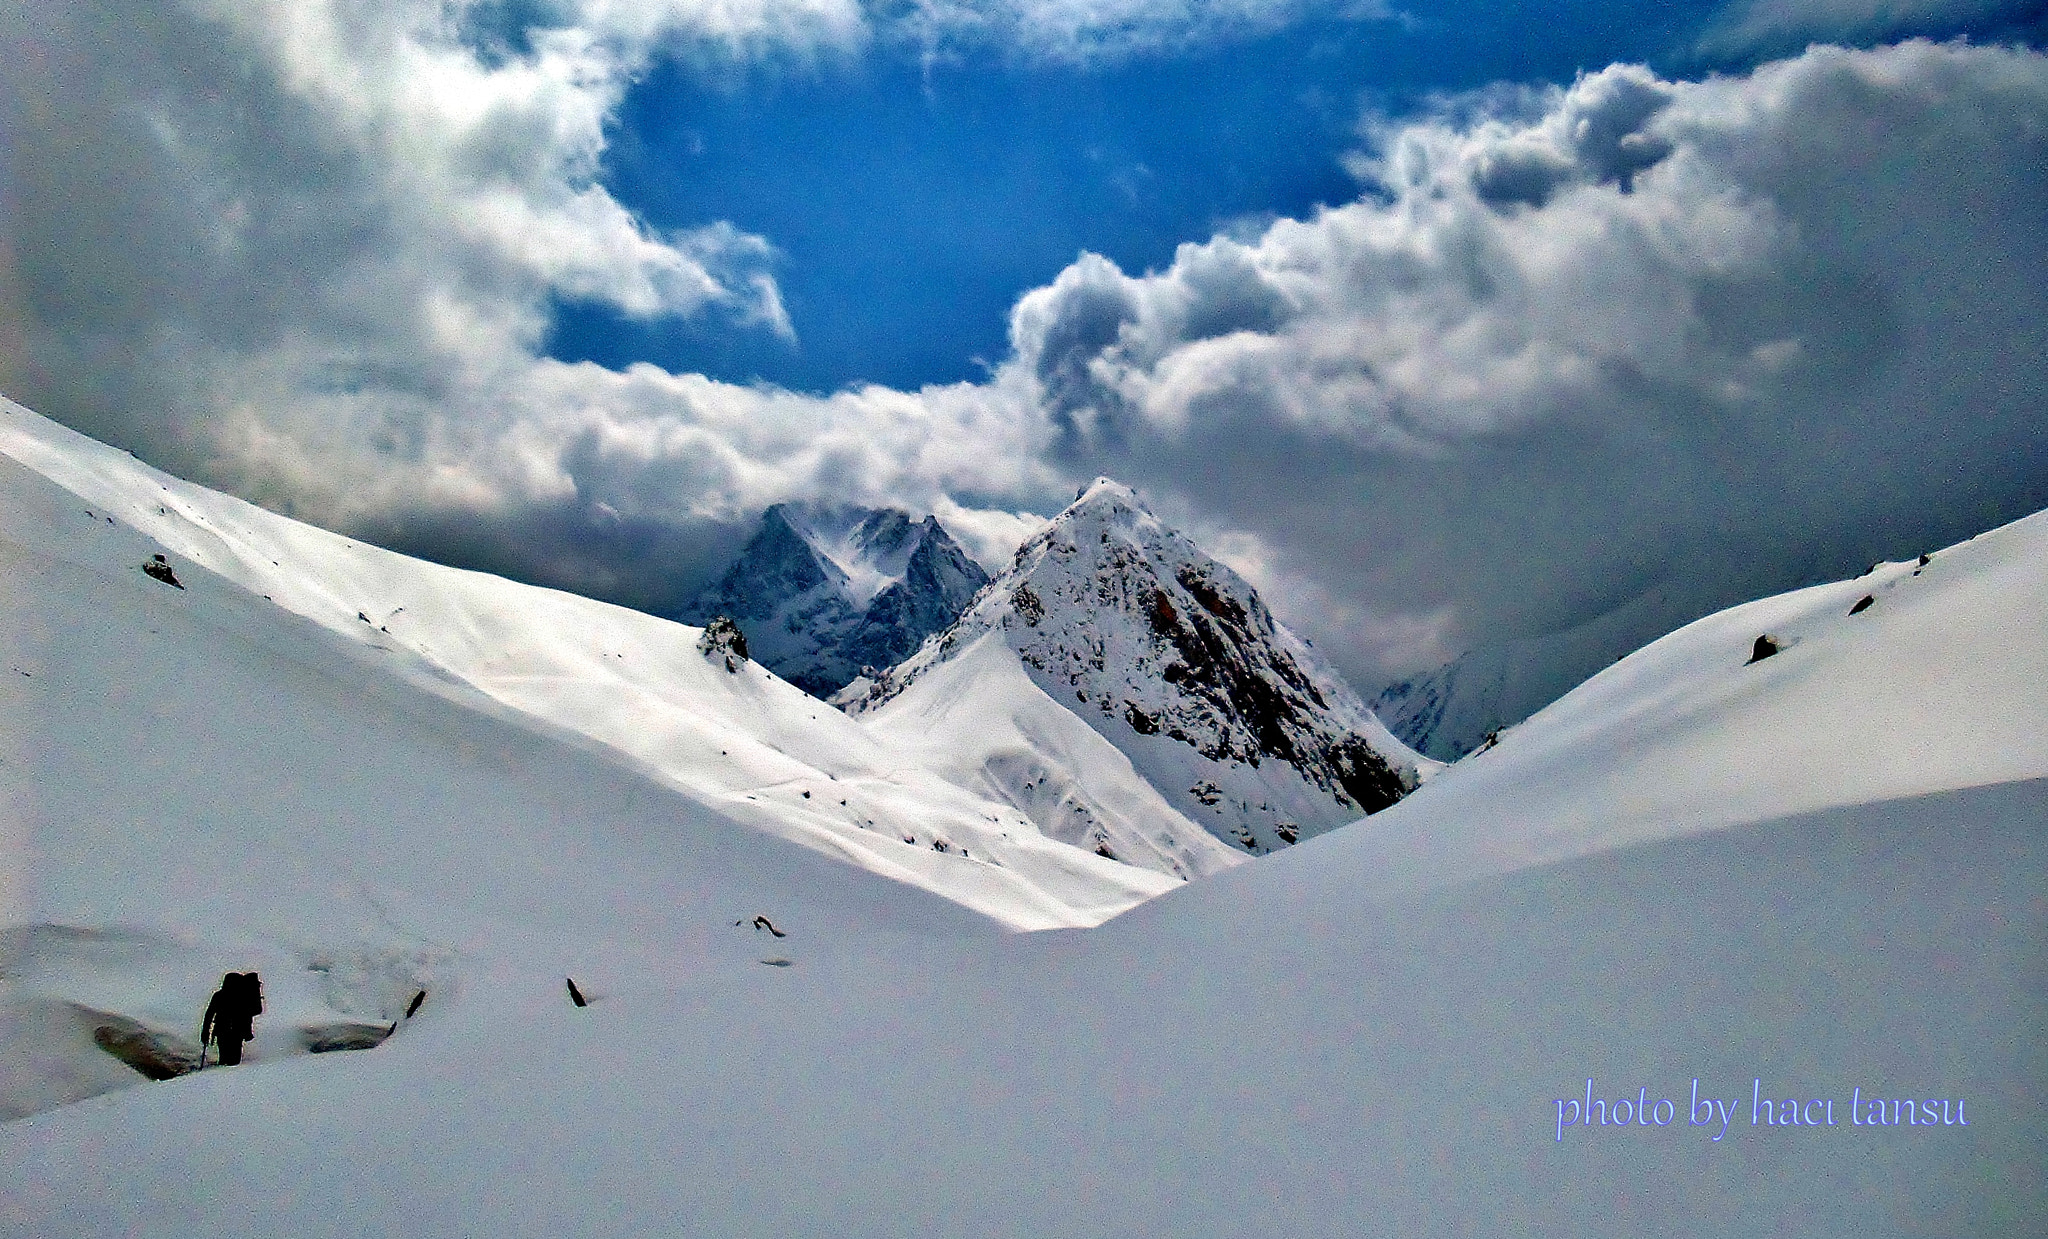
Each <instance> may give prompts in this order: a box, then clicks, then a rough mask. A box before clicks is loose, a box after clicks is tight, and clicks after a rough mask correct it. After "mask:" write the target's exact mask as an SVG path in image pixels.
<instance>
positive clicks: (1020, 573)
mask: <svg viewBox="0 0 2048 1239" xmlns="http://www.w3.org/2000/svg"><path fill="white" fill-rule="evenodd" d="M988 637H993V638H994V639H995V642H994V643H995V644H996V645H999V646H1001V647H1002V648H1004V649H1007V650H1009V651H1011V657H1013V658H1014V659H1015V660H1017V661H1018V662H1019V663H1020V664H1021V665H1022V666H1023V667H1024V669H1025V673H1026V675H1027V676H1028V677H1029V680H1030V682H1031V683H1032V684H1034V685H1036V686H1037V687H1038V688H1039V689H1040V691H1041V692H1042V693H1044V694H1045V695H1047V696H1049V697H1050V698H1052V700H1053V701H1055V702H1056V703H1057V704H1058V705H1060V706H1062V707H1065V708H1066V709H1068V710H1071V711H1073V712H1074V713H1075V714H1077V715H1078V716H1080V717H1081V718H1083V719H1085V720H1086V721H1087V722H1088V724H1089V725H1090V726H1091V727H1093V728H1094V729H1095V730H1096V731H1097V732H1099V733H1100V734H1101V735H1102V736H1104V737H1105V738H1106V739H1108V740H1109V741H1110V742H1111V743H1112V744H1114V745H1115V746H1116V747H1117V748H1118V749H1119V750H1121V751H1122V752H1123V753H1124V754H1125V755H1126V756H1128V757H1129V759H1130V761H1131V764H1132V765H1133V766H1134V767H1135V768H1136V769H1137V770H1138V771H1139V772H1141V773H1142V774H1144V775H1145V777H1146V778H1147V779H1148V780H1150V782H1151V783H1152V785H1153V786H1154V787H1156V788H1158V789H1159V791H1160V792H1161V793H1162V794H1163V795H1164V796H1165V797H1166V799H1167V801H1168V803H1170V804H1172V805H1173V806H1174V807H1175V808H1176V809H1177V810H1179V812H1180V813H1181V814H1182V815H1183V816H1185V817H1186V818H1188V819H1189V820H1192V821H1194V822H1196V823H1198V824H1199V825H1201V826H1202V827H1204V828H1205V829H1206V830H1208V831H1210V832H1211V833H1212V834H1214V835H1215V836H1216V837H1217V838H1219V839H1223V840H1226V841H1228V842H1230V843H1232V844H1233V845H1234V846H1236V847H1240V848H1244V849H1246V850H1248V851H1253V852H1264V851H1268V850H1271V849H1273V848H1276V847H1282V846H1286V845H1287V844H1290V843H1292V842H1294V841H1295V840H1296V839H1297V838H1299V837H1301V836H1304V835H1312V834H1316V833H1319V832H1321V831H1324V830H1328V829H1330V828H1332V827H1334V826H1338V825H1341V824H1342V823H1344V822H1348V821H1350V820H1352V819H1354V818H1356V817H1357V816H1358V815H1359V814H1360V813H1362V812H1364V813H1370V812H1375V811H1377V810H1380V809H1383V808H1385V807H1386V806H1388V805H1390V804H1392V803H1393V802H1394V801H1395V800H1397V799H1399V798H1400V797H1401V796H1403V795H1405V794H1406V793H1407V792H1408V791H1410V790H1412V789H1413V788H1414V787H1415V786H1416V785H1417V783H1418V782H1419V781H1420V779H1421V778H1422V777H1424V776H1426V775H1427V774H1428V773H1429V772H1430V771H1431V770H1432V769H1433V768H1434V763H1432V762H1430V761H1429V760H1428V759H1426V758H1422V757H1419V756H1418V755H1417V754H1415V753H1414V752H1413V751H1411V750H1410V749H1409V748H1408V747H1407V746H1406V745H1403V744H1402V743H1401V742H1400V741H1399V740H1396V739H1395V738H1394V737H1393V735H1392V734H1391V733H1390V732H1388V731H1387V729H1386V728H1385V727H1384V726H1382V725H1381V724H1380V722H1379V720H1378V719H1377V718H1375V717H1373V715H1372V712H1371V711H1369V710H1367V709H1366V708H1365V706H1364V704H1363V703H1361V702H1360V701H1359V700H1358V697H1357V695H1356V694H1355V693H1353V692H1352V691H1351V689H1350V688H1349V687H1348V686H1346V685H1345V684H1344V682H1343V681H1342V680H1341V679H1340V678H1338V676H1337V675H1336V673H1335V672H1333V671H1331V670H1329V669H1328V668H1327V667H1325V666H1323V665H1322V663H1321V662H1320V660H1318V659H1317V658H1316V657H1315V656H1314V655H1313V654H1312V653H1311V652H1310V651H1309V649H1308V647H1307V645H1306V644H1304V643H1303V642H1302V641H1301V640H1299V639H1298V638H1296V637H1295V636H1294V634H1292V633H1290V632H1289V631H1287V629H1286V628H1285V627H1283V626H1281V625H1280V624H1278V623H1277V622H1275V621H1274V619H1273V617H1272V615H1271V613H1270V612H1268V611H1267V610H1266V606H1265V604H1264V603H1263V602H1261V601H1260V599H1259V596H1258V594H1257V592H1256V591H1254V590H1253V589H1252V587H1251V586H1250V585H1248V584H1246V583H1245V581H1244V580H1243V579H1242V578H1240V577H1239V576H1238V575H1237V574H1236V573H1234V572H1232V571H1231V570H1230V569H1229V568H1227V567H1224V566H1223V565H1222V564H1220V563H1218V562H1216V561H1215V560H1213V559H1211V558H1210V557H1209V556H1207V555H1206V554H1204V553H1203V552H1202V551H1201V550H1200V549H1199V548H1197V547H1196V546H1195V545H1194V544H1193V543H1192V542H1190V541H1188V539H1187V538H1186V537H1184V536H1182V535H1181V534H1180V533H1178V532H1176V531H1175V530H1173V529H1170V528H1168V527H1167V526H1166V525H1164V524H1163V523H1161V522H1160V520H1159V519H1158V518H1157V517H1155V516H1153V515H1152V513H1150V512H1149V511H1147V510H1146V509H1145V506H1144V504H1143V503H1141V502H1140V501H1139V499H1138V497H1137V495H1136V494H1134V493H1133V492H1132V491H1131V490H1130V489H1129V488H1127V487H1124V486H1122V485H1119V484H1118V483H1116V482H1113V481H1110V480H1109V479H1107V478H1103V479H1098V480H1097V481H1096V482H1095V483H1094V484H1093V485H1092V486H1090V487H1088V488H1087V489H1086V490H1084V491H1083V492H1082V494H1081V495H1080V496H1079V497H1078V498H1077V499H1076V500H1075V501H1074V503H1073V504H1072V505H1071V506H1069V507H1068V508H1067V510H1066V511H1064V512H1062V513H1060V515H1059V516H1058V517H1057V518H1055V519H1054V521H1053V523H1052V524H1051V525H1050V526H1049V527H1047V528H1046V529H1045V530H1044V531H1042V532H1041V533H1039V534H1038V535H1036V536H1035V537H1033V538H1032V539H1031V540H1029V541H1028V542H1026V543H1025V544H1024V545H1023V546H1022V547H1020V548H1019V549H1018V551H1017V557H1016V560H1015V562H1014V563H1012V564H1011V566H1010V567H1009V568H1008V569H1007V570H1005V571H1004V572H1003V573H1002V574H1001V575H1000V576H998V577H997V578H996V579H995V580H994V581H993V582H992V583H991V584H990V585H989V586H988V587H987V588H986V589H984V590H983V591H982V593H981V594H980V596H979V597H977V598H976V600H975V603H974V605H973V606H972V607H970V608H969V609H968V611H967V613H966V614H964V615H962V616H961V617H960V619H959V621H958V622H957V623H955V624H954V626H953V627H952V628H950V629H948V630H947V631H946V632H945V633H943V634H941V635H940V636H938V637H935V638H933V639H931V640H929V641H927V642H926V643H925V644H924V646H923V647H922V648H921V649H919V650H918V652H917V653H916V654H915V655H913V656H911V657H910V658H909V659H907V660H905V661H904V662H903V663H901V664H899V665H898V666H896V667H893V668H891V669H889V671H888V672H887V673H886V674H885V675H883V676H881V677H878V678H874V679H870V678H868V677H863V678H862V679H860V680H856V681H854V682H853V683H852V684H850V685H848V686H847V688H846V689H845V690H844V691H843V692H841V693H840V694H838V695H837V696H835V697H834V698H833V700H834V702H835V703H838V704H840V705H841V706H842V707H844V708H845V709H847V710H849V711H851V712H853V713H856V714H868V715H871V716H873V717H874V718H875V719H876V721H877V723H878V725H880V726H881V727H882V728H883V729H884V730H891V731H900V730H902V728H901V727H900V725H898V724H896V723H894V721H893V719H892V716H893V715H902V714H908V715H913V716H918V717H920V718H921V719H925V720H929V719H931V718H932V717H933V715H934V708H933V706H932V704H931V702H930V700H929V696H930V694H920V693H918V692H917V691H916V690H917V688H918V686H919V684H920V682H921V681H923V680H924V679H925V678H927V677H928V676H930V675H931V674H932V673H933V672H934V670H936V669H937V668H940V667H944V666H946V665H948V664H949V663H951V662H953V661H955V660H956V659H959V658H961V657H962V656H963V655H964V654H965V652H966V651H968V650H980V649H983V648H985V647H984V645H983V641H984V638H988ZM976 665H978V666H991V667H992V666H993V665H994V663H993V661H992V660H991V659H989V658H978V659H977V660H976ZM963 691H971V690H965V689H963V688H948V689H947V690H945V691H944V693H943V694H941V695H944V696H958V695H959V694H961V693H962V692H963ZM1031 708H1032V709H1033V710H1034V712H1035V711H1036V710H1037V709H1038V708H1037V707H1035V706H1033V707H1031ZM972 717H973V718H974V719H975V722H974V723H973V724H970V725H968V726H965V727H961V728H959V729H957V730H955V731H953V732H950V733H948V732H943V731H936V730H933V729H932V727H931V725H930V724H929V723H928V722H927V723H925V724H923V726H924V728H925V730H926V732H927V734H929V735H930V736H931V740H930V742H931V743H933V744H934V745H939V746H950V747H952V748H953V749H954V750H955V751H956V752H961V753H963V754H970V755H975V756H977V757H978V756H979V750H980V748H981V747H982V744H983V740H984V736H985V735H986V734H987V733H986V732H985V731H983V730H982V729H981V726H980V719H981V715H980V714H979V713H978V712H977V713H976V714H975V715H973V716H972ZM1019 803H1020V807H1021V801H1020V802H1019ZM1041 822H1042V818H1041ZM1042 824H1043V822H1042Z"/></svg>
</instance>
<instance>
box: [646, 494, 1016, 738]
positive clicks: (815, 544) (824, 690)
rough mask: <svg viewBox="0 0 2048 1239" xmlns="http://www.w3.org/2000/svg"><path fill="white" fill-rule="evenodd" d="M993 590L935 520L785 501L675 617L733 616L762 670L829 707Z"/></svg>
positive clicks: (686, 620) (696, 621) (689, 620)
mask: <svg viewBox="0 0 2048 1239" xmlns="http://www.w3.org/2000/svg"><path fill="white" fill-rule="evenodd" d="M987 583H988V573H987V572H986V571H984V570H983V569H982V567H981V565H980V564H977V563H975V562H974V560H973V559H971V558H969V557H968V555H967V553H966V552H965V551H963V550H961V549H960V544H959V543H957V542H955V541H954V540H953V538H952V535H950V534H948V533H947V532H946V530H945V528H944V527H943V526H941V525H940V524H939V522H938V518H937V517H932V516H927V517H925V518H924V519H923V520H921V521H920V520H916V519H913V518H912V517H911V516H910V515H909V514H908V513H906V512H900V511H896V510H894V509H873V508H847V507H823V506H814V505H805V504H788V503H778V504H776V505H774V506H773V507H771V508H769V509H768V510H767V512H766V513H764V514H763V515H762V517H761V528H760V529H759V530H758V531H757V532H756V533H755V534H754V536H753V537H752V538H751V539H749V540H748V542H747V544H746V546H745V547H744V548H743V549H742V550H741V552H740V557H739V559H738V560H737V561H735V562H734V563H733V565H732V566H731V567H730V568H728V569H727V570H726V572H725V575H723V576H722V577H720V578H719V579H718V581H717V583H716V584H714V585H713V586H712V587H711V588H709V589H707V590H705V591H704V592H703V593H702V594H700V595H698V597H697V598H696V599H695V601H693V602H692V603H691V604H690V605H689V606H687V607H685V608H684V609H683V611H682V612H681V613H680V614H678V615H677V616H676V617H675V618H677V619H679V620H681V621H683V622H684V623H686V624H699V625H701V624H705V623H708V622H709V621H710V620H711V619H712V618H713V617H715V616H719V615H724V616H729V617H731V618H732V619H733V620H735V621H737V622H738V624H739V626H740V630H741V631H742V632H744V633H745V634H746V637H747V648H748V652H749V653H750V654H751V655H752V656H753V658H754V659H755V661H757V662H759V663H760V664H761V665H762V666H765V667H767V668H768V669H769V670H770V671H773V672H774V673H775V674H777V675H779V676H781V677H782V678H783V679H785V680H788V681H789V682H790V683H792V684H794V685H796V686H797V687H798V688H801V689H803V690H804V691H805V692H807V693H811V694H813V695H815V696H820V697H822V696H826V695H829V694H830V693H832V692H834V691H835V690H837V689H839V688H841V687H843V686H844V685H845V684H847V683H848V682H849V681H851V680H852V679H854V677H856V676H858V675H860V673H861V671H862V669H863V668H880V667H889V666H892V665H894V664H895V663H897V662H900V661H902V660H903V659H904V658H906V657H908V656H909V655H910V653H911V652H912V651H914V650H916V649H917V647H918V645H919V644H920V643H922V642H923V641H924V639H925V638H926V637H928V636H930V635H931V634H932V633H935V632H938V631H939V630H941V629H943V628H945V627H946V625H948V624H950V623H952V622H953V620H954V619H955V618H957V617H958V616H959V614H960V613H961V611H963V610H965V609H966V607H967V604H968V602H970V601H971V600H972V599H973V598H974V595H975V592H976V591H977V590H979V589H980V588H981V587H982V586H983V585H985V584H987Z"/></svg>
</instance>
